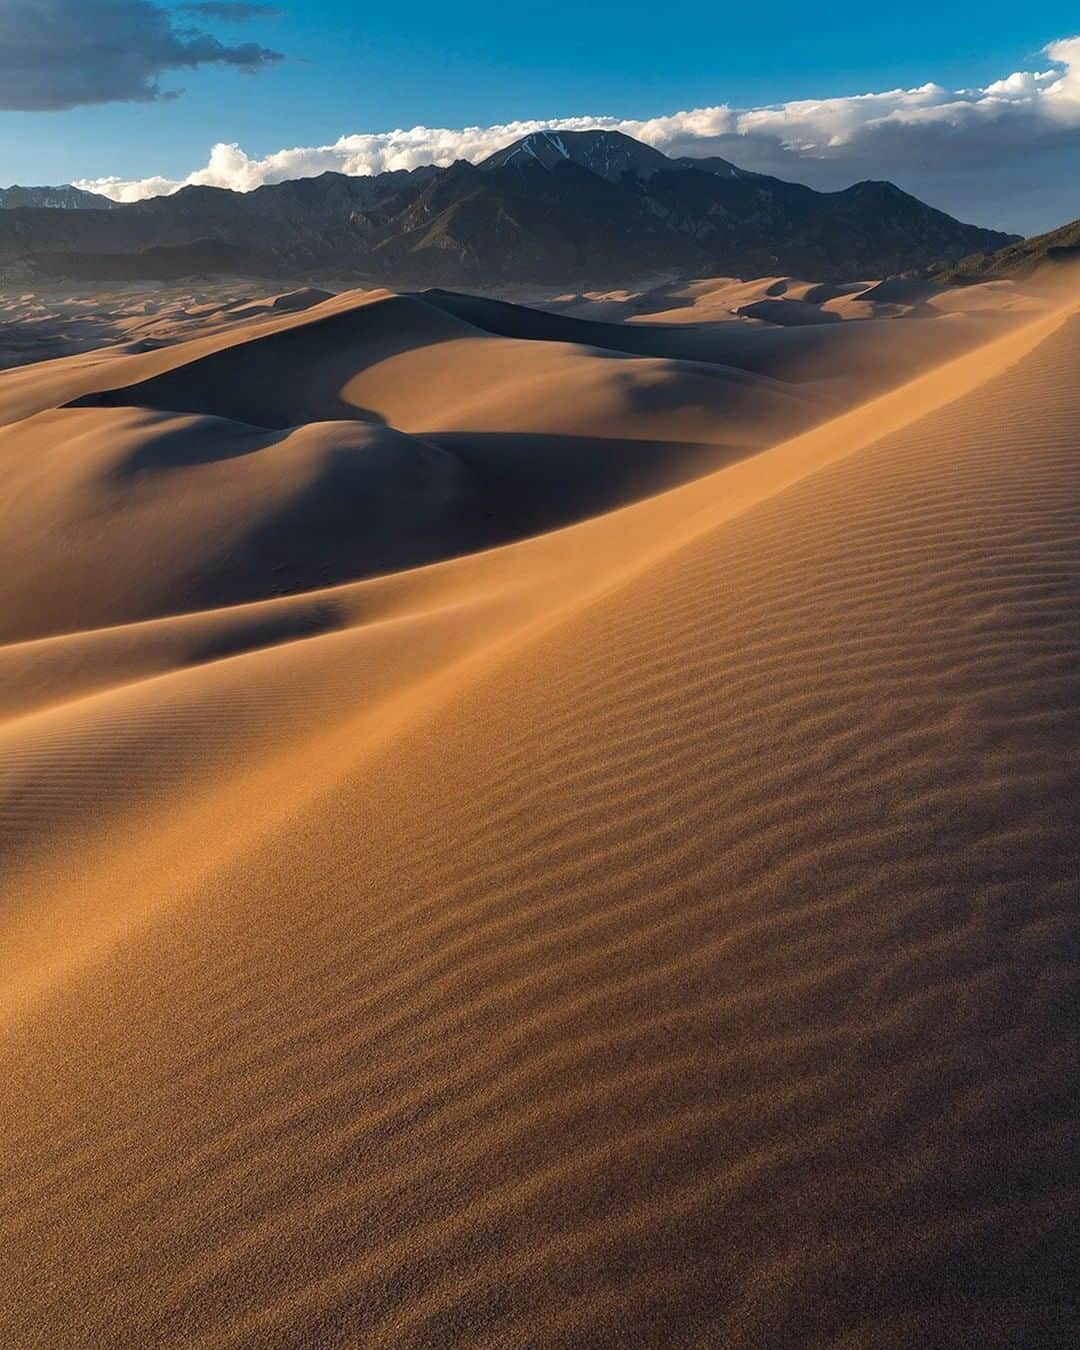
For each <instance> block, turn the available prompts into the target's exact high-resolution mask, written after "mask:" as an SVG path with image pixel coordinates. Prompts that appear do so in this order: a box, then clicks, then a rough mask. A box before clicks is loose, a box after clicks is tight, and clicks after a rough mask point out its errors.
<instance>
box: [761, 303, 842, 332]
mask: <svg viewBox="0 0 1080 1350" xmlns="http://www.w3.org/2000/svg"><path fill="white" fill-rule="evenodd" d="M735 313H736V314H738V315H739V316H740V318H743V319H764V321H765V322H766V323H777V324H780V325H781V327H783V328H794V327H797V326H801V325H802V324H807V323H839V322H840V316H839V315H838V314H832V313H830V312H829V311H828V310H827V309H822V308H821V307H820V306H819V305H816V304H812V303H811V302H810V301H809V300H789V299H788V298H787V297H786V296H783V297H781V298H780V299H775V300H774V299H768V300H755V301H754V302H753V303H752V304H749V305H740V306H739V308H738V309H737V310H736V311H735Z"/></svg>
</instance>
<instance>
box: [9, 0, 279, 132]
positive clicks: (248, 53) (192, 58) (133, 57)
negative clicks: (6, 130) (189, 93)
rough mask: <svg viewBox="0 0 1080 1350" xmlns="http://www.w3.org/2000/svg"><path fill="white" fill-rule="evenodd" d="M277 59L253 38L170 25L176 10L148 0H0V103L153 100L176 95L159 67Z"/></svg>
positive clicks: (207, 13) (46, 106) (218, 12)
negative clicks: (228, 38)
mask: <svg viewBox="0 0 1080 1350" xmlns="http://www.w3.org/2000/svg"><path fill="white" fill-rule="evenodd" d="M188 8H189V10H190V11H197V12H199V13H200V14H201V15H202V16H203V17H204V18H215V17H216V18H219V19H220V18H232V19H234V20H235V19H237V18H241V17H244V18H253V17H256V15H257V13H258V12H260V11H265V9H266V7H265V6H262V5H243V4H202V5H192V6H189V7H188ZM223 11H231V13H230V14H225V13H223ZM240 11H246V13H244V14H241V13H240ZM281 59H282V58H281V54H280V53H279V52H275V51H271V50H270V49H269V48H268V47H263V46H260V45H259V43H257V42H241V43H237V44H230V43H224V42H221V41H220V40H219V39H218V38H216V37H213V36H212V35H211V34H209V33H205V32H203V31H202V30H201V29H200V28H197V27H189V26H184V25H180V26H178V25H177V22H176V13H175V12H170V11H169V10H167V9H164V8H162V6H160V5H158V4H155V3H153V0H107V3H105V2H103V0H0V109H23V110H53V109H61V108H75V107H80V106H83V105H86V104H93V103H115V102H140V103H147V102H153V101H155V100H159V99H166V98H175V97H176V93H177V91H176V90H164V89H162V87H161V85H160V83H159V80H160V78H161V76H162V75H164V74H165V73H166V72H169V71H173V70H184V69H188V70H190V69H193V68H194V67H196V66H202V65H224V66H232V67H234V68H235V69H237V70H240V71H243V72H245V73H251V72H253V71H256V70H260V69H262V68H263V67H264V66H267V65H271V64H272V63H273V62H275V61H279V60H281Z"/></svg>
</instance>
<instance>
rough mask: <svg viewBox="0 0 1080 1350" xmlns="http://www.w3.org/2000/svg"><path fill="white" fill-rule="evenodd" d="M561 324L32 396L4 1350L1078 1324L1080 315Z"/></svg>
mask: <svg viewBox="0 0 1080 1350" xmlns="http://www.w3.org/2000/svg"><path fill="white" fill-rule="evenodd" d="M782 295H783V293H781V298H782ZM1063 300H1064V297H1062V301H1063ZM744 303H754V302H753V301H751V300H746V301H744ZM790 303H792V304H815V303H817V304H822V305H824V304H827V303H834V301H833V300H825V299H823V298H821V297H820V296H819V297H817V299H816V300H815V299H808V298H807V296H806V295H805V294H798V295H791V296H790ZM466 311H467V312H466ZM537 313H538V311H529V310H521V309H516V308H515V309H512V310H504V309H499V308H498V307H497V306H496V307H492V305H491V304H490V303H489V302H476V301H472V302H468V303H466V302H465V301H464V300H463V299H462V298H460V297H458V298H454V297H449V298H447V297H439V296H435V297H428V298H423V297H419V298H418V297H389V296H385V295H384V296H374V297H371V296H364V297H357V296H353V297H348V296H345V297H336V298H334V299H330V300H326V301H322V302H320V303H317V304H315V305H314V306H313V307H311V308H310V309H307V310H305V311H303V312H297V313H289V312H287V311H286V312H285V313H284V314H282V313H280V312H279V311H274V312H273V314H272V315H271V316H269V317H262V316H257V317H256V318H254V319H248V320H244V321H243V322H242V324H241V325H240V326H238V327H237V328H236V329H235V330H233V331H232V332H229V331H228V330H226V329H224V328H223V329H217V330H215V331H214V332H212V333H210V334H208V335H206V336H204V337H200V338H195V339H193V340H191V341H189V342H187V343H184V344H183V345H182V346H173V347H171V348H169V349H163V350H161V351H156V352H150V353H142V354H134V355H124V356H115V357H112V358H108V357H104V356H103V357H99V358H97V359H94V360H92V361H90V360H88V361H86V362H85V363H82V364H80V363H78V362H73V361H72V360H71V359H68V360H66V361H63V362H59V363H56V365H55V367H50V365H42V366H39V367H35V368H34V372H33V378H32V377H31V375H30V374H28V373H27V372H25V371H13V372H9V373H8V374H7V375H6V376H3V377H0V409H3V408H5V407H6V409H7V417H8V423H9V424H8V426H7V427H6V429H5V430H3V431H2V432H0V460H2V464H3V473H2V478H0V484H2V487H0V492H2V494H3V496H2V498H0V500H2V503H3V509H4V512H5V515H4V519H5V524H6V526H7V529H6V530H5V532H4V534H5V536H6V537H5V539H4V541H3V542H2V544H0V547H2V548H3V549H4V550H5V552H4V553H3V555H2V556H0V562H2V563H3V568H2V572H3V575H4V576H5V580H4V582H3V585H4V586H5V588H6V589H5V591H4V593H3V604H2V606H0V609H2V613H3V615H4V623H5V625H6V628H5V644H6V645H3V646H0V793H2V794H3V795H0V820H2V821H3V830H4V842H5V849H4V859H3V862H2V863H0V867H2V869H3V870H2V873H0V877H2V880H0V886H2V888H3V892H4V895H5V907H4V912H3V921H2V925H0V960H2V962H3V969H4V970H5V972H6V978H5V981H4V984H3V988H2V990H0V1016H2V1019H3V1040H2V1042H0V1062H2V1068H3V1073H2V1076H0V1094H2V1099H3V1114H4V1123H5V1128H4V1133H3V1136H2V1139H0V1253H2V1254H3V1255H2V1257H0V1270H2V1272H3V1276H4V1279H3V1283H2V1285H0V1290H2V1292H0V1342H2V1343H4V1344H11V1345H13V1346H23V1345H27V1346H29V1345H47V1346H49V1347H79V1348H80V1350H81V1348H82V1347H86V1346H95V1347H96V1346H102V1347H106V1346H116V1347H121V1346H123V1347H127V1346H167V1345H183V1346H190V1347H196V1346H199V1347H209V1346H214V1347H222V1346H236V1347H241V1346H242V1347H251V1346H266V1347H269V1346H278V1347H284V1346H288V1347H301V1346H303V1347H310V1346H320V1347H321V1346H335V1345H341V1346H359V1345H363V1346H386V1347H393V1348H394V1350H397V1348H398V1347H413V1346H415V1347H420V1346H450V1345H454V1346H458V1345H461V1346H478V1347H479V1346H491V1347H508V1346H543V1347H549V1346H567V1347H570V1346H574V1347H577V1346H604V1347H606V1346H612V1347H614V1346H664V1345H671V1344H676V1345H688V1346H689V1345H695V1346H709V1347H712V1346H723V1347H732V1348H734V1350H741V1348H743V1347H745V1350H757V1347H762V1346H770V1347H771V1346H791V1347H799V1348H800V1350H801V1348H802V1347H826V1346H829V1347H839V1346H850V1347H854V1346H860V1347H861V1346H874V1347H875V1350H876V1347H879V1346H880V1347H890V1346H895V1347H909V1346H912V1345H932V1346H950V1347H951V1346H968V1345H972V1346H974V1345H979V1346H1001V1347H1005V1346H1008V1347H1020V1346H1025V1347H1028V1346H1039V1347H1042V1346H1057V1345H1061V1346H1064V1345H1068V1344H1072V1343H1073V1342H1074V1341H1075V1339H1076V1338H1077V1335H1078V1334H1080V1322H1078V1319H1077V1309H1076V1303H1075V1297H1074V1295H1073V1293H1072V1288H1071V1274H1072V1265H1073V1261H1074V1254H1075V1250H1076V1245H1077V1239H1078V1237H1080V1234H1078V1233H1077V1224H1076V1220H1075V1213H1076V1209H1075V1204H1074V1203H1073V1201H1074V1200H1075V1192H1074V1191H1073V1190H1071V1189H1070V1188H1072V1187H1073V1186H1074V1185H1075V1165H1074V1162H1073V1158H1072V1151H1071V1147H1070V1146H1071V1140H1072V1131H1071V1129H1070V1117H1071V1113H1072V1112H1073V1110H1074V1102H1075V1094H1076V1089H1077V1086H1078V1084H1077V1075H1076V1063H1077V1059H1076V1050H1077V1028H1076V1019H1075V1011H1074V1006H1073V1005H1074V998H1073V995H1072V990H1073V989H1074V988H1075V985H1074V984H1071V983H1070V980H1071V978H1072V976H1073V974H1074V971H1075V965H1074V964H1070V962H1072V963H1074V962H1075V922H1076V920H1075V901H1076V894H1077V888H1076V881H1077V877H1078V876H1080V839H1078V837H1077V834H1076V830H1075V826H1074V822H1075V819H1076V818H1077V814H1078V808H1080V758H1078V755H1077V746H1078V745H1080V734H1078V733H1080V676H1078V673H1077V671H1078V666H1077V646H1078V641H1080V607H1078V604H1077V601H1078V599H1080V597H1078V594H1077V579H1078V577H1080V558H1078V556H1077V550H1078V547H1080V545H1078V540H1080V530H1078V525H1080V459H1078V456H1077V450H1078V445H1077V431H1076V428H1077V426H1078V425H1080V383H1078V381H1077V378H1076V372H1077V366H1078V362H1080V316H1078V314H1077V310H1076V306H1075V304H1074V303H1072V302H1069V303H1059V304H1058V305H1057V306H1056V307H1054V308H1052V309H1049V310H1048V309H1047V308H1046V306H1045V305H1044V304H1043V305H1040V306H1039V307H1038V309H1037V311H1033V312H1030V313H1029V312H1027V311H1025V309H1024V308H1023V307H1019V308H1017V309H1015V310H1013V311H1012V312H1011V314H1010V316H1009V318H1008V319H1007V321H998V320H997V319H993V320H992V321H987V320H985V319H984V320H980V319H978V318H970V317H969V316H956V315H945V316H938V317H934V318H926V319H918V318H912V319H907V318H904V319H899V320H893V321H886V320H881V321H880V322H878V321H874V320H868V321H865V322H864V323H860V324H852V323H841V322H835V323H830V324H824V325H814V326H811V327H804V328H784V329H781V328H778V327H776V326H771V325H764V324H763V325H762V326H761V327H754V326H752V325H747V324H743V323H734V324H727V323H725V324H724V325H723V326H722V331H726V330H727V329H728V328H731V330H732V332H733V333H735V332H739V333H741V335H742V337H743V338H745V339H747V340H748V342H747V350H743V349H738V348H737V344H736V343H735V342H734V339H733V338H732V339H731V340H730V350H731V352H732V353H733V354H735V355H738V356H739V358H740V359H739V362H738V363H736V362H735V361H734V360H732V361H730V362H729V360H728V359H726V358H725V357H724V356H723V355H721V351H722V350H726V347H725V344H726V343H728V342H729V340H728V339H726V338H723V337H722V333H721V335H720V336H719V337H718V335H717V333H716V332H715V331H712V330H709V331H702V332H700V333H699V334H698V336H697V337H696V338H692V337H690V336H688V334H687V332H684V331H683V330H674V331H673V330H671V329H670V327H669V326H665V325H663V324H656V325H648V324H635V325H634V326H633V328H632V329H630V332H631V333H633V334H634V336H633V337H632V338H625V339H623V340H625V341H627V342H631V341H632V342H636V341H637V340H638V338H639V336H640V335H641V334H644V335H646V340H647V341H655V342H658V343H662V344H669V346H668V349H667V350H665V351H659V350H650V351H638V350H636V349H630V348H627V347H625V346H623V347H619V346H611V345H605V343H602V342H599V341H597V337H598V333H597V330H598V329H601V328H602V329H605V330H606V329H607V328H609V327H610V328H616V329H618V330H619V332H624V331H625V330H626V329H627V325H625V324H624V325H614V324H612V325H608V324H604V325H599V324H592V323H589V322H588V321H584V320H574V319H572V318H571V319H567V318H566V316H555V315H551V316H548V317H550V318H552V319H558V321H559V322H560V323H570V324H574V323H576V324H578V325H579V326H578V327H576V328H573V329H568V328H564V329H560V330H559V331H558V333H556V332H554V331H552V330H550V329H548V328H547V327H546V325H545V323H544V320H543V319H542V318H540V319H537V318H535V317H534V315H535V314H537ZM957 318H959V320H960V322H957ZM890 323H891V326H892V329H893V331H894V332H895V333H896V335H897V336H895V337H893V336H890V335H889V334H888V333H887V331H886V327H887V324H890ZM687 327H688V329H689V328H691V327H692V325H688V326H687ZM698 327H699V328H707V325H698ZM716 328H717V329H718V330H719V329H721V325H719V324H717V325H716ZM856 329H860V330H866V331H867V332H870V333H876V332H878V331H880V332H881V334H882V336H881V337H880V338H878V337H868V338H867V340H866V344H865V347H866V348H867V349H870V353H871V354H865V352H864V355H863V365H862V366H861V368H860V371H859V372H858V373H857V375H855V376H852V375H851V374H850V373H849V374H848V376H847V378H846V380H845V379H843V378H841V375H840V373H839V370H838V367H837V361H838V360H841V361H842V359H843V357H844V356H845V354H846V353H848V352H852V353H854V351H855V348H854V347H850V348H849V347H846V346H839V345H828V344H835V343H836V339H835V338H834V337H833V336H832V335H833V334H834V333H835V332H836V331H837V330H843V331H845V332H850V331H852V330H856ZM905 331H906V332H907V334H908V336H907V338H906V341H907V342H908V344H909V346H911V345H918V344H916V343H915V339H914V336H913V335H914V334H916V333H918V334H919V336H920V340H921V338H922V336H923V335H925V338H926V346H925V347H924V348H923V349H922V350H921V351H920V352H919V354H918V356H917V357H916V356H913V355H911V354H910V353H909V354H907V355H906V356H905V357H904V359H903V360H900V361H898V362H897V364H896V365H895V366H894V367H892V368H891V369H887V368H886V366H887V361H886V357H887V355H888V354H889V353H890V352H899V350H900V348H901V346H902V344H903V341H904V340H905V339H904V338H903V333H904V332H905ZM650 332H651V333H652V334H653V337H652V338H649V337H648V334H649V333H650ZM755 334H761V335H763V337H764V338H768V339H769V344H771V345H767V344H766V343H765V342H764V341H763V340H762V338H757V337H755ZM980 337H981V339H982V343H981V345H979V346H978V347H977V349H975V350H965V349H967V348H971V347H972V346H974V344H975V343H976V341H977V340H978V339H979V338H980ZM616 338H618V333H617V334H616V335H615V337H612V336H611V335H608V337H607V341H614V340H616ZM688 341H697V342H700V343H701V344H702V346H701V347H700V348H699V351H700V353H701V354H700V355H699V356H697V357H694V356H691V355H689V352H688V351H687V348H686V346H685V345H684V344H686V343H687V342H688ZM844 341H845V342H847V341H848V339H844ZM714 342H715V343H718V344H719V345H706V344H712V343H714ZM706 353H707V354H706ZM785 361H786V363H785ZM875 362H876V363H877V364H875ZM766 366H767V367H768V369H765V368H764V367H766ZM916 371H921V372H922V373H919V374H915V373H914V372H916ZM890 382H891V383H892V385H894V386H895V387H893V388H892V389H891V390H890V391H889V392H880V391H881V390H882V388H883V387H885V386H887V385H888V384H889V383H890ZM856 390H857V391H858V394H859V397H858V398H856V397H855V391H856ZM61 404H65V405H68V406H59V405H61ZM635 446H637V447H639V457H638V458H637V459H636V460H632V462H629V463H628V456H631V452H632V451H633V448H634V447H635ZM641 447H643V448H641ZM672 447H675V448H674V449H673V448H672ZM687 447H696V449H694V451H693V453H691V451H690V450H688V449H687ZM755 452H756V453H755ZM736 460H737V462H733V461H736ZM717 465H720V466H722V467H716V466H717ZM493 484H494V485H495V486H494V488H493V486H492V485H493ZM661 489H666V490H661ZM566 498H571V499H573V501H574V502H575V503H576V505H574V506H571V507H567V505H566V504H565V499H566ZM560 502H562V505H561V506H560V505H559V503H560ZM538 503H539V504H538ZM529 504H531V507H532V509H531V511H530V510H526V509H525V508H526V506H527V505H529ZM335 509H339V510H340V517H337V516H334V514H333V513H334V511H335ZM560 511H561V512H562V513H563V514H562V515H561V516H560V514H559V513H560ZM470 513H472V514H470ZM485 513H490V514H494V515H495V516H496V517H497V522H498V523H497V526H495V527H493V526H492V525H491V523H490V521H489V520H488V517H487V514H485ZM328 518H331V519H333V520H335V522H336V523H335V525H334V529H333V531H332V532H329V534H328V531H327V530H326V528H325V522H326V520H327V519H328ZM571 520H572V521H574V523H568V522H569V521H571ZM556 526H560V527H561V528H555V527H556ZM275 530H276V531H277V532H276V533H275ZM380 530H381V531H382V533H381V534H380ZM455 531H456V533H455ZM499 531H502V533H501V534H500V533H499ZM500 539H501V540H502V541H503V542H501V543H499V540H500ZM425 540H426V541H427V544H426V545H423V544H421V542H420V541H425ZM496 544H498V546H493V545H496ZM418 547H428V548H430V549H431V552H430V553H429V555H428V556H427V557H426V558H424V557H423V556H412V557H409V556H407V554H408V550H410V549H416V548H418ZM395 549H396V550H398V552H395ZM401 550H405V555H406V556H403V555H402V553H401ZM436 559H439V560H438V561H436ZM419 562H427V563H428V565H423V566H417V565H415V564H417V563H419ZM278 563H280V564H282V566H283V568H284V570H283V571H275V566H276V565H277V564H278ZM320 568H328V569H331V574H330V575H329V576H328V577H327V578H326V581H327V582H328V583H329V584H321V583H320V581H319V569H320ZM335 568H336V569H338V570H337V571H333V569H335ZM365 577H366V579H365ZM280 591H284V592H288V593H284V594H279V593H278V592H280Z"/></svg>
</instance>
